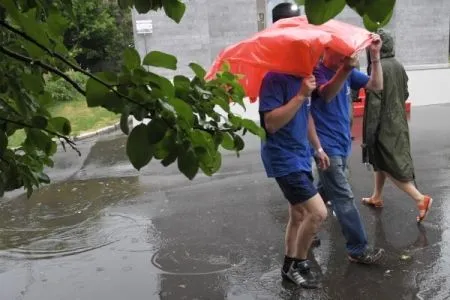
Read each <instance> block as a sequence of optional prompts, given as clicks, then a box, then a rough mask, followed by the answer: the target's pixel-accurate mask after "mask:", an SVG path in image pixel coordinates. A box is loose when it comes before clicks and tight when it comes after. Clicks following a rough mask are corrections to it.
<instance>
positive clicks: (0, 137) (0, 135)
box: [0, 130, 8, 157]
mask: <svg viewBox="0 0 450 300" xmlns="http://www.w3.org/2000/svg"><path fill="white" fill-rule="evenodd" d="M7 147H8V137H7V136H6V133H5V132H4V131H3V130H0V157H3V153H4V152H5V150H6V148H7Z"/></svg>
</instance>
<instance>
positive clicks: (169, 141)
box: [154, 129, 178, 163]
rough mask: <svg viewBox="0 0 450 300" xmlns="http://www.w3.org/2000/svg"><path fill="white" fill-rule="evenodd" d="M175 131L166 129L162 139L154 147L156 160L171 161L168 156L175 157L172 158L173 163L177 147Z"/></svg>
mask: <svg viewBox="0 0 450 300" xmlns="http://www.w3.org/2000/svg"><path fill="white" fill-rule="evenodd" d="M176 135H177V134H176V131H175V130H173V129H168V130H167V132H166V135H165V136H164V138H163V139H162V140H161V141H160V142H159V143H158V144H156V145H155V151H154V157H155V158H157V159H166V158H168V159H169V160H171V158H170V157H169V156H173V155H172V154H174V155H175V158H173V161H172V162H174V161H175V160H176V158H177V154H178V147H177V144H176ZM172 162H171V163H172Z"/></svg>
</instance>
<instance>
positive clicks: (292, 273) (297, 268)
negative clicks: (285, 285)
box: [281, 260, 319, 289]
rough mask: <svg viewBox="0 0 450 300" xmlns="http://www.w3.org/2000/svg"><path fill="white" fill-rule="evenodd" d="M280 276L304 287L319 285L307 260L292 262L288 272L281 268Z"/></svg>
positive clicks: (313, 287) (311, 287)
mask: <svg viewBox="0 0 450 300" xmlns="http://www.w3.org/2000/svg"><path fill="white" fill-rule="evenodd" d="M281 277H283V279H285V280H289V281H291V282H292V283H295V284H296V285H298V286H301V287H303V288H306V289H317V288H318V287H319V280H318V279H317V276H315V275H314V273H313V272H312V271H311V268H310V266H309V262H308V261H307V260H304V261H302V262H292V264H291V267H290V268H289V271H288V272H284V270H283V269H282V270H281Z"/></svg>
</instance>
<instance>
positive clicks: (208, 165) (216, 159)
mask: <svg viewBox="0 0 450 300" xmlns="http://www.w3.org/2000/svg"><path fill="white" fill-rule="evenodd" d="M198 156H199V159H200V168H201V169H202V171H203V173H205V174H206V175H208V176H211V175H213V174H214V173H216V172H217V171H218V170H219V169H220V167H221V165H222V155H221V154H220V152H218V151H213V152H207V151H206V152H205V151H200V152H198Z"/></svg>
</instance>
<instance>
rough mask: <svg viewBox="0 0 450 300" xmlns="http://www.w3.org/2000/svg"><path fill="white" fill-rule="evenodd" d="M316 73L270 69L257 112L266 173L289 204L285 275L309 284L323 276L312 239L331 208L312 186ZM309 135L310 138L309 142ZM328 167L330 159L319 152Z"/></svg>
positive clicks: (300, 283)
mask: <svg viewBox="0 0 450 300" xmlns="http://www.w3.org/2000/svg"><path fill="white" fill-rule="evenodd" d="M315 87H316V83H315V79H314V76H310V77H308V78H304V79H302V78H299V77H295V76H291V75H286V74H280V73H272V72H270V73H268V74H267V75H266V76H265V78H264V80H263V82H262V86H261V89H260V95H259V113H260V117H261V126H262V127H263V128H264V129H265V131H266V133H267V135H266V140H265V141H263V142H262V143H261V158H262V161H263V164H264V167H265V170H266V172H267V176H268V177H274V178H275V179H276V181H277V183H278V185H279V186H280V188H281V190H282V192H283V194H284V196H285V198H286V199H287V200H288V202H289V222H288V224H287V228H286V237H285V238H286V240H285V242H286V252H285V254H286V255H285V258H284V264H283V267H282V270H281V274H282V277H283V278H284V279H288V280H290V281H292V282H294V283H295V284H297V285H299V286H302V287H306V288H317V287H318V285H319V280H318V276H317V274H315V273H314V272H313V271H312V270H311V268H310V265H309V262H308V260H307V254H308V250H309V248H310V246H311V243H312V240H313V238H314V236H315V234H316V233H317V231H318V230H319V227H320V226H321V224H322V222H323V221H324V220H325V218H326V216H327V209H326V207H325V205H324V203H323V200H322V198H321V197H320V195H319V194H318V192H317V189H316V187H315V186H314V184H313V178H312V173H311V171H312V170H311V151H310V146H309V143H310V142H311V144H312V145H313V146H314V147H315V148H316V149H318V148H320V141H319V139H318V137H317V135H316V134H315V130H314V124H313V119H312V117H311V115H310V105H311V102H310V101H311V100H310V98H309V97H310V94H311V92H312V91H313V90H314V89H315ZM308 138H309V141H310V142H309V141H308ZM318 159H319V160H320V165H321V167H323V168H326V167H327V165H328V157H327V156H326V155H325V153H322V154H321V155H319V157H318Z"/></svg>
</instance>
